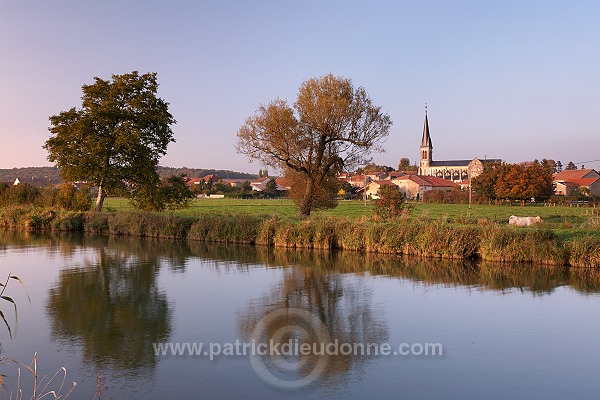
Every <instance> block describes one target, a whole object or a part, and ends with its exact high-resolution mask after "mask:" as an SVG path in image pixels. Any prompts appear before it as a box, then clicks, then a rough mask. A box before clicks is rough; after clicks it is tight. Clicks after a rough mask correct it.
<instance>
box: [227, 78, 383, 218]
mask: <svg viewBox="0 0 600 400" xmlns="http://www.w3.org/2000/svg"><path fill="white" fill-rule="evenodd" d="M391 124H392V122H391V120H390V118H389V116H388V115H387V114H384V113H383V112H382V111H381V107H378V106H375V105H374V104H373V103H372V101H371V99H370V98H369V97H368V96H367V93H366V92H365V90H364V89H363V88H357V89H355V88H354V87H353V86H352V83H351V81H350V80H349V79H345V78H341V77H335V76H333V75H331V74H330V75H327V76H324V77H320V78H313V79H309V80H308V81H306V82H304V83H303V84H302V85H301V86H300V90H299V93H298V98H297V100H296V102H295V103H294V105H293V106H290V105H288V104H287V102H285V101H283V100H280V99H277V100H274V101H272V102H271V103H269V104H267V105H266V106H264V105H263V106H260V107H259V108H258V110H257V111H256V114H255V115H254V116H252V117H250V118H248V119H247V120H246V122H245V124H244V125H243V126H242V127H241V128H240V130H239V131H238V142H237V146H236V147H237V150H238V152H240V153H242V154H246V155H247V156H248V157H249V158H250V159H251V160H257V161H260V162H261V163H262V164H263V165H269V166H272V167H274V168H276V169H278V170H280V171H284V172H286V175H287V176H294V177H295V178H298V179H299V180H297V181H296V185H295V186H296V187H297V186H298V184H300V183H302V184H303V185H304V190H303V195H302V197H299V196H296V195H298V193H299V192H300V190H299V189H298V188H296V190H295V192H296V195H295V196H294V198H295V199H297V202H298V203H297V204H299V209H300V210H299V212H300V215H303V216H308V215H310V213H311V211H312V210H313V205H314V202H315V199H316V198H317V196H320V195H326V196H328V197H329V198H333V197H335V194H336V192H332V191H331V190H330V189H331V187H330V185H328V182H330V181H331V179H333V178H335V175H336V173H338V172H341V171H342V170H343V169H344V167H348V166H355V165H359V164H364V163H365V162H366V161H367V160H368V158H367V157H368V155H369V154H370V153H371V151H374V150H381V148H380V143H381V142H382V141H383V140H384V139H385V138H386V137H387V135H388V133H389V129H390V126H391ZM291 171H294V173H291ZM300 178H302V179H300Z"/></svg>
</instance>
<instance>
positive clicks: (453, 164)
mask: <svg viewBox="0 0 600 400" xmlns="http://www.w3.org/2000/svg"><path fill="white" fill-rule="evenodd" d="M471 161H473V160H445V161H432V162H430V163H429V165H431V166H432V167H466V166H468V165H469V163H471Z"/></svg>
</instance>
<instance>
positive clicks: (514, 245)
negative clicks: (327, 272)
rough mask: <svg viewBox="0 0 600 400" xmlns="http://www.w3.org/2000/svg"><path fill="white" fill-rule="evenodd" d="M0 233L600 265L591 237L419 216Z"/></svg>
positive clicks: (70, 225) (38, 218) (187, 220)
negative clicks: (86, 234) (78, 234)
mask: <svg viewBox="0 0 600 400" xmlns="http://www.w3.org/2000/svg"><path fill="white" fill-rule="evenodd" d="M0 227H2V228H9V229H31V230H36V229H49V230H65V231H83V232H90V233H96V234H104V235H127V236H140V237H151V238H168V239H181V240H189V241H205V242H218V243H246V244H256V245H265V246H274V247H287V248H306V249H321V250H334V249H339V250H350V251H357V252H361V253H381V254H404V255H416V256H422V257H434V258H445V259H469V258H480V259H483V260H490V261H497V262H521V263H534V264H550V265H571V266H578V267H600V238H599V237H597V236H593V235H579V236H573V237H565V236H563V235H560V234H557V233H556V232H554V231H553V230H551V229H547V228H525V229H523V228H514V227H509V226H506V225H505V224H503V223H502V224H500V223H495V222H493V221H491V220H488V219H482V218H479V219H474V218H469V219H467V220H465V221H462V222H460V223H458V222H456V221H452V220H450V219H449V218H446V217H437V218H434V217H430V216H423V215H421V216H417V217H413V218H404V219H397V220H392V221H374V220H372V218H366V217H362V218H348V217H331V216H315V217H313V218H310V219H306V220H299V219H295V218H291V217H285V216H284V217H282V216H274V215H261V214H250V213H236V214H231V213H229V214H225V213H198V214H196V215H193V216H191V215H190V216H185V215H173V214H151V213H142V212H134V211H128V212H104V213H82V212H79V213H77V212H61V211H56V210H47V209H39V208H25V207H10V208H4V209H0Z"/></svg>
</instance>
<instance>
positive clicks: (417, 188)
mask: <svg viewBox="0 0 600 400" xmlns="http://www.w3.org/2000/svg"><path fill="white" fill-rule="evenodd" d="M392 182H393V183H394V184H396V185H398V187H399V188H400V191H402V192H403V193H404V195H405V196H406V198H407V199H422V198H423V193H425V192H428V191H430V190H438V191H439V190H450V189H452V188H454V187H457V186H458V184H457V183H454V182H452V181H450V180H447V179H442V178H438V177H435V176H427V175H403V176H401V177H399V178H396V179H394V180H392Z"/></svg>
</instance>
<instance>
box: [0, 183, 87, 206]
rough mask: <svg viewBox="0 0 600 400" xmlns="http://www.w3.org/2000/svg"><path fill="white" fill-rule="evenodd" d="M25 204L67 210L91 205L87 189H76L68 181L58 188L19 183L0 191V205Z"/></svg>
mask: <svg viewBox="0 0 600 400" xmlns="http://www.w3.org/2000/svg"><path fill="white" fill-rule="evenodd" d="M25 205H35V206H40V207H58V208H61V209H63V210H69V211H87V210H89V209H90V208H91V206H92V200H91V199H90V197H89V195H88V190H87V189H77V188H76V187H74V186H73V185H71V184H68V183H63V184H62V185H61V186H60V188H59V189H54V188H44V189H38V188H36V187H33V186H30V185H28V184H24V183H20V184H18V185H15V186H10V187H8V188H7V189H5V190H4V191H2V192H0V206H5V207H6V206H25Z"/></svg>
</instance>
